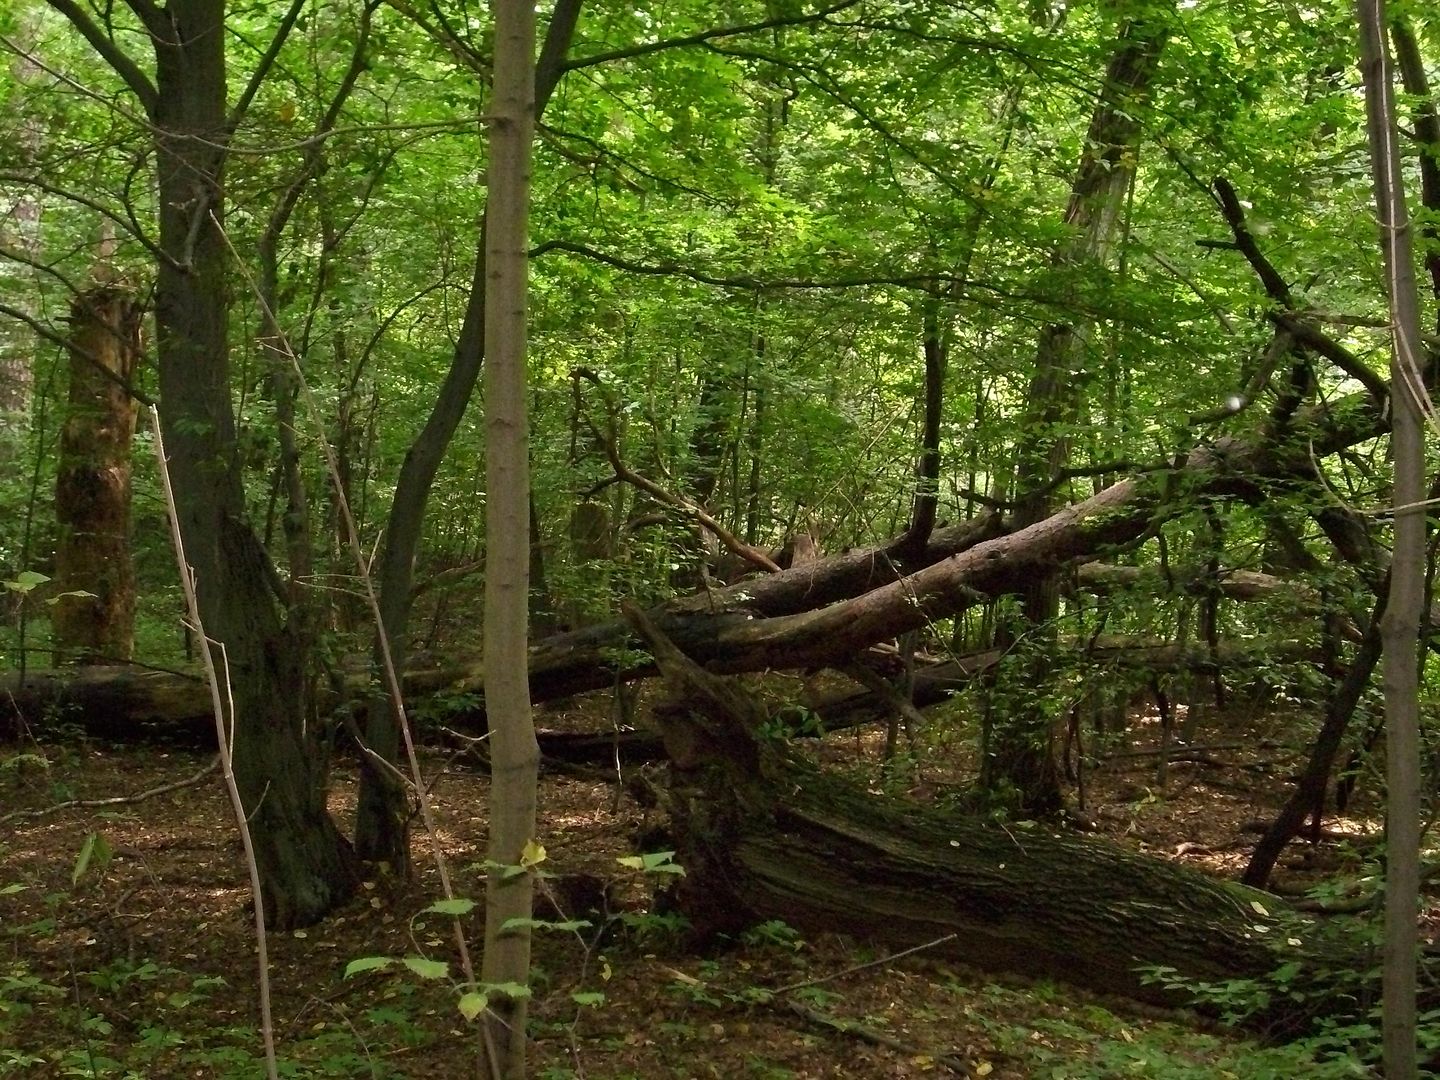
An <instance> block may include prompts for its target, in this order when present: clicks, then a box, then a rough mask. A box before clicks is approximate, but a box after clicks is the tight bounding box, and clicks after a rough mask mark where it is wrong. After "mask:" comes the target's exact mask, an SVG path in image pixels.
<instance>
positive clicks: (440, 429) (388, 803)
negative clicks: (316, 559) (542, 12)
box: [355, 0, 581, 873]
mask: <svg viewBox="0 0 1440 1080" xmlns="http://www.w3.org/2000/svg"><path fill="white" fill-rule="evenodd" d="M580 5H581V0H559V2H558V3H556V5H555V9H554V10H553V11H552V12H551V16H550V28H549V31H548V32H547V34H546V37H545V47H544V50H543V51H542V53H541V56H540V62H539V64H538V65H536V67H535V115H536V116H538V115H539V114H540V113H542V112H544V109H545V104H546V103H547V102H548V101H549V100H550V95H551V94H552V93H554V91H555V87H556V86H557V85H558V84H559V82H560V76H561V75H562V74H563V70H564V69H563V64H564V59H565V54H566V53H567V52H568V51H569V48H570V41H571V39H572V38H573V37H574V34H575V25H576V23H577V22H578V21H579V18H580ZM486 215H487V217H486V220H487V221H488V215H489V211H488V208H487V211H486ZM487 231H488V226H487V224H486V223H485V222H482V223H481V226H480V239H479V245H478V248H477V250H476V253H475V274H474V277H473V278H472V280H471V284H470V299H469V301H468V303H467V305H466V308H465V321H464V323H463V324H462V326H461V329H460V337H459V338H458V340H457V341H456V343H455V353H454V356H453V358H452V359H451V361H450V370H449V371H447V372H446V374H445V381H444V382H443V383H442V384H441V386H440V390H439V392H438V393H437V394H436V397H435V404H434V406H433V407H432V408H431V410H430V415H429V416H428V417H427V418H426V421H425V426H424V427H423V428H422V429H421V431H420V433H419V434H418V435H417V436H416V437H415V441H414V442H413V443H411V444H410V449H409V450H407V451H406V452H405V460H404V462H403V463H402V464H401V466H400V476H399V479H398V480H397V481H396V484H395V496H394V499H393V501H392V502H391V504H390V514H389V517H388V518H387V519H386V528H385V547H384V550H383V551H382V552H381V556H380V569H379V575H378V576H379V592H380V622H381V628H380V630H379V632H380V633H383V634H385V635H386V636H387V637H388V638H389V644H390V656H391V659H392V661H393V662H394V664H395V665H396V666H397V667H398V668H399V669H401V670H403V669H404V667H405V662H406V657H407V655H408V653H409V627H410V609H411V594H412V591H413V589H414V584H415V559H416V557H417V556H418V555H419V553H420V538H421V533H422V529H423V528H424V525H425V508H426V505H427V504H428V503H429V501H430V487H431V485H432V484H433V483H434V482H435V474H436V473H437V472H438V471H439V469H440V463H441V461H442V460H444V457H445V451H446V450H447V449H448V448H449V446H450V440H451V439H452V438H454V435H455V431H456V429H457V428H458V427H459V426H460V420H461V418H462V417H463V416H464V415H465V409H466V408H467V406H468V405H469V404H470V398H471V395H472V394H473V393H474V390H475V383H476V380H477V379H478V378H479V376H480V368H481V364H482V362H483V360H484V356H485V341H486V328H485V320H486V276H487V265H488V264H487V261H486V260H487V250H488V245H489V241H488V239H487ZM380 653H381V649H380V643H379V641H378V640H377V641H376V644H375V654H376V662H377V663H378V662H379V656H380ZM365 741H366V744H367V745H368V746H369V748H370V750H371V751H373V752H374V753H375V754H378V755H379V756H380V757H382V758H384V759H385V760H386V761H389V762H394V761H395V760H396V758H397V756H398V755H399V752H400V729H399V725H398V722H397V719H396V717H395V716H393V715H392V713H391V706H390V703H389V699H388V698H386V697H385V696H384V695H380V696H378V697H377V698H375V700H373V701H372V702H371V708H370V711H369V719H368V720H367V722H366V725H365ZM409 817H410V814H409V806H408V805H407V801H406V794H405V789H404V787H403V786H402V785H401V784H400V783H399V782H398V781H397V780H396V778H395V776H394V775H393V773H391V772H390V771H389V770H384V769H380V768H377V767H376V766H374V765H372V764H370V762H369V760H368V758H366V759H362V761H361V770H360V793H359V803H358V806H357V809H356V820H355V846H356V850H357V851H358V853H359V855H360V858H361V859H363V860H365V861H367V862H386V863H389V864H390V865H391V866H392V867H393V868H395V869H396V871H397V872H401V873H403V872H405V870H406V868H407V867H408V866H409V862H410V836H409V826H408V822H409Z"/></svg>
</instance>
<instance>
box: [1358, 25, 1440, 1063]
mask: <svg viewBox="0 0 1440 1080" xmlns="http://www.w3.org/2000/svg"><path fill="white" fill-rule="evenodd" d="M1357 8H1358V10H1359V16H1360V64H1361V73H1362V75H1363V76H1364V79H1365V113H1366V129H1367V133H1368V135H1369V141H1370V163H1371V173H1372V176H1373V178H1374V182H1375V206H1376V209H1377V211H1378V212H1379V218H1380V244H1381V248H1382V249H1383V251H1384V254H1385V270H1386V280H1387V285H1388V291H1389V294H1390V319H1391V337H1392V351H1391V354H1390V394H1391V401H1392V402H1393V405H1392V410H1393V413H1394V417H1393V419H1392V421H1391V435H1390V445H1391V453H1392V456H1393V458H1394V461H1395V490H1394V505H1395V541H1394V554H1393V556H1392V557H1391V561H1390V595H1389V599H1388V601H1387V605H1386V609H1385V616H1384V619H1383V620H1382V621H1381V637H1382V641H1383V645H1384V684H1385V779H1386V791H1387V800H1386V815H1385V949H1384V994H1383V1003H1382V1004H1383V1009H1382V1015H1383V1041H1384V1061H1385V1076H1386V1077H1387V1078H1388V1080H1412V1078H1414V1077H1416V1076H1418V1075H1419V1071H1418V1065H1417V1062H1416V1047H1415V1035H1416V1015H1415V1014H1416V1009H1415V986H1416V949H1417V947H1418V944H1419V928H1418V925H1417V924H1418V910H1417V908H1418V903H1419V895H1420V715H1419V712H1420V708H1419V656H1418V653H1417V648H1416V646H1417V641H1418V635H1419V628H1420V611H1421V607H1422V605H1423V603H1424V597H1425V506H1424V499H1425V428H1424V421H1423V420H1422V415H1423V412H1422V405H1421V397H1420V396H1421V395H1424V393H1425V391H1424V383H1423V382H1422V379H1423V373H1422V372H1423V369H1422V366H1421V363H1420V356H1421V351H1422V350H1421V345H1420V305H1419V299H1418V297H1417V295H1416V289H1415V263H1414V256H1413V253H1412V250H1411V241H1410V221H1409V215H1408V212H1407V210H1406V207H1405V185H1404V179H1403V176H1402V172H1401V162H1400V152H1399V147H1398V143H1399V138H1400V133H1399V130H1398V128H1397V127H1396V123H1395V103H1394V99H1393V87H1392V85H1391V80H1390V70H1389V69H1390V58H1389V55H1388V50H1387V48H1386V45H1385V27H1386V19H1385V3H1384V0H1359V2H1358V4H1357Z"/></svg>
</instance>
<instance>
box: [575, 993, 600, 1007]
mask: <svg viewBox="0 0 1440 1080" xmlns="http://www.w3.org/2000/svg"><path fill="white" fill-rule="evenodd" d="M570 1000H571V1001H573V1002H575V1004H576V1005H587V1006H590V1007H591V1008H594V1007H595V1006H597V1005H603V1004H605V994H604V993H603V992H602V991H599V990H576V991H575V992H574V993H573V994H571V995H570Z"/></svg>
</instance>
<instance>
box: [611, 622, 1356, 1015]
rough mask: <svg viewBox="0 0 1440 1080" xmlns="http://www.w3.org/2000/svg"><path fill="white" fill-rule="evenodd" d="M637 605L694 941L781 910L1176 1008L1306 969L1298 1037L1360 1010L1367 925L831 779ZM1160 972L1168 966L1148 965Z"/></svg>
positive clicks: (1105, 847)
mask: <svg viewBox="0 0 1440 1080" xmlns="http://www.w3.org/2000/svg"><path fill="white" fill-rule="evenodd" d="M628 614H629V617H630V618H631V620H632V621H633V623H634V625H635V626H636V628H637V630H638V632H639V633H641V634H642V635H643V636H644V637H645V638H646V639H647V641H648V643H649V645H650V648H651V650H652V652H653V653H654V654H655V656H656V657H657V660H658V662H659V664H660V666H661V668H662V669H663V671H664V674H665V677H666V680H667V685H668V687H669V690H670V694H671V698H670V700H669V702H668V703H666V704H664V705H663V706H662V707H661V708H659V709H658V710H657V717H656V718H657V722H658V724H659V726H660V729H661V732H662V734H663V736H664V739H665V744H666V748H667V750H668V752H669V757H670V762H671V784H670V788H669V793H668V809H669V812H670V816H671V824H672V829H673V836H672V841H673V843H674V844H675V847H676V852H677V854H676V856H675V859H676V862H678V863H680V864H681V865H682V866H684V867H685V870H686V875H685V877H684V878H682V879H681V880H680V881H679V883H678V884H677V891H676V901H677V903H678V904H679V905H680V907H681V909H682V910H683V911H684V913H685V914H686V915H687V916H688V917H689V918H690V920H691V922H692V925H694V926H695V928H696V929H697V931H698V932H699V933H700V934H702V935H705V936H713V935H732V934H734V933H736V932H738V931H739V930H741V929H743V928H744V927H745V926H747V925H749V924H751V923H754V922H756V921H760V920H765V919H777V918H778V919H783V920H784V921H785V922H787V923H789V924H791V925H793V926H795V927H797V928H799V929H802V930H806V931H840V932H846V933H850V934H852V935H855V936H858V937H862V938H864V939H866V940H869V941H873V942H879V943H884V944H887V945H891V946H895V947H909V946H915V945H921V944H928V945H929V947H930V948H931V949H932V950H933V951H934V952H935V953H937V954H940V955H944V956H949V957H954V958H956V959H958V960H962V961H964V962H965V963H967V964H971V965H974V966H977V967H981V968H986V969H990V970H997V971H1004V972H1015V973H1020V974H1025V975H1031V976H1043V977H1048V978H1054V979H1059V980H1062V981H1065V982H1068V983H1071V984H1075V985H1079V986H1084V987H1087V988H1091V989H1095V990H1100V991H1104V992H1110V993H1118V994H1122V995H1125V996H1128V997H1131V998H1134V999H1137V1000H1142V1001H1149V1002H1156V1003H1160V1004H1166V1005H1175V1004H1184V1003H1188V1002H1189V998H1190V993H1189V991H1188V990H1187V989H1186V988H1185V986H1193V985H1195V984H1196V983H1198V982H1207V983H1212V984H1213V983H1223V982H1228V981H1230V980H1257V983H1256V985H1257V987H1258V986H1260V985H1263V980H1265V979H1266V977H1267V976H1269V975H1270V974H1271V973H1273V972H1275V971H1276V970H1277V969H1279V968H1281V966H1282V965H1285V964H1291V963H1293V964H1296V965H1298V970H1297V971H1295V972H1292V973H1291V974H1290V976H1289V979H1290V981H1289V983H1288V984H1287V988H1288V989H1294V990H1296V991H1299V993H1298V994H1297V996H1296V997H1290V996H1287V995H1286V994H1283V993H1276V994H1275V995H1274V996H1273V997H1272V999H1271V1000H1270V1001H1269V1002H1268V1004H1267V1005H1266V1006H1265V1007H1264V1008H1262V1009H1260V1010H1258V1011H1257V1012H1256V1013H1255V1015H1254V1016H1253V1017H1252V1018H1251V1019H1252V1021H1253V1022H1254V1023H1255V1024H1256V1025H1257V1026H1261V1027H1266V1028H1269V1029H1270V1030H1272V1031H1277V1030H1278V1031H1285V1032H1292V1031H1298V1030H1301V1029H1302V1028H1303V1027H1304V1026H1305V1025H1307V1024H1308V1023H1309V1022H1310V1021H1311V1020H1312V1019H1314V1018H1315V1017H1316V1016H1317V1015H1320V1016H1330V1017H1351V1016H1354V1015H1356V1014H1357V1012H1363V1009H1364V1008H1365V1006H1364V1005H1363V1003H1361V1002H1362V1001H1363V997H1364V994H1365V992H1366V987H1365V986H1364V985H1362V983H1363V980H1364V979H1365V978H1367V976H1364V975H1363V974H1361V973H1363V972H1364V971H1366V970H1368V968H1369V964H1368V962H1367V954H1366V952H1365V949H1364V945H1363V942H1362V938H1361V937H1360V935H1354V936H1353V937H1352V936H1349V935H1347V934H1345V933H1337V932H1336V931H1335V930H1334V929H1333V925H1334V924H1331V928H1328V929H1326V930H1322V929H1321V928H1320V927H1319V926H1318V925H1317V924H1315V923H1313V922H1311V921H1308V920H1307V919H1305V918H1304V917H1302V916H1300V915H1299V914H1297V913H1295V912H1293V911H1291V910H1289V909H1287V908H1286V907H1285V905H1284V904H1283V902H1281V901H1279V900H1277V899H1276V898H1274V897H1272V896H1270V895H1268V894H1265V893H1261V892H1258V891H1254V890H1251V889H1248V888H1246V887H1244V886H1241V885H1238V884H1233V883H1230V882H1224V881H1219V880H1216V879H1214V878H1211V877H1209V876H1207V875H1205V874H1201V873H1199V872H1197V871H1193V870H1190V869H1188V868H1185V867H1183V866H1179V865H1175V864H1171V863H1167V862H1165V861H1163V860H1159V859H1153V858H1148V857H1145V856H1143V855H1138V854H1134V853H1131V852H1129V851H1126V850H1124V849H1122V848H1120V847H1118V846H1116V845H1113V844H1110V843H1107V842H1105V841H1102V840H1100V839H1096V838H1093V837H1086V836H1081V835H1075V834H1070V833H1065V832H1061V831H1057V830H1055V829H1053V828H1050V827H1043V826H1037V827H1030V828H1027V827H1025V826H1023V825H1021V824H1018V823H1016V824H1010V825H1005V824H997V823H995V822H994V821H992V820H988V819H983V818H980V817H974V816H966V815H961V814H955V813H942V812H938V811H935V810H932V809H929V808H926V807H923V806H918V805H916V804H913V803H906V802H901V801H898V800H889V799H884V798H881V797H877V796H874V795H872V794H870V793H868V792H864V791H862V790H860V789H858V788H857V787H855V786H854V785H851V784H848V783H846V782H844V781H842V780H838V779H836V778H834V777H830V776H826V775H824V774H822V773H820V772H819V771H818V770H816V769H814V768H812V767H810V766H808V765H806V764H805V763H803V762H802V761H801V760H799V759H798V758H797V757H795V756H794V755H793V753H792V752H791V751H789V750H788V749H786V748H785V747H783V746H781V745H779V744H776V743H775V742H774V741H773V740H762V739H761V738H759V737H758V735H757V732H759V731H761V730H763V725H764V721H765V719H766V718H765V715H764V710H763V709H761V708H760V707H759V706H758V705H757V704H756V703H755V702H754V701H753V699H751V698H749V697H747V696H744V695H742V694H740V693H739V692H737V691H736V689H735V688H734V687H733V686H732V685H730V684H729V683H727V682H726V681H725V680H724V679H722V678H720V677H718V676H716V675H713V674H711V673H710V672H707V671H705V670H703V669H701V668H700V667H699V666H698V665H696V664H695V663H694V662H693V661H692V660H690V659H689V658H688V657H686V656H685V655H684V653H683V652H681V651H680V650H679V649H677V648H676V647H675V646H674V645H673V643H671V642H669V641H668V639H666V638H665V637H664V635H663V633H661V632H660V631H659V630H658V628H657V627H656V625H655V624H654V623H652V622H651V621H650V620H648V619H647V618H646V616H645V615H643V614H642V613H639V612H637V611H631V612H629V613H628ZM1156 971H1163V972H1165V973H1166V977H1165V978H1162V979H1158V980H1156V979H1152V978H1148V977H1147V972H1156ZM1347 979H1348V980H1350V981H1349V982H1348V983H1347V981H1346V980H1347ZM1180 984H1185V985H1184V986H1182V985H1180ZM1236 992H1238V990H1237V991H1236ZM1357 995H1358V997H1357Z"/></svg>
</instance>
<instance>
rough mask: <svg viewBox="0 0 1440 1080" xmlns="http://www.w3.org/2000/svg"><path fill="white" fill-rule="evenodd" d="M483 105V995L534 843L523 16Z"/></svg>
mask: <svg viewBox="0 0 1440 1080" xmlns="http://www.w3.org/2000/svg"><path fill="white" fill-rule="evenodd" d="M494 11H495V80H494V88H493V91H492V93H491V97H490V158H489V178H490V179H489V189H488V195H487V199H486V214H487V217H488V220H489V223H490V229H489V235H488V243H487V245H486V250H485V264H486V266H487V268H488V275H487V276H488V281H487V283H486V293H485V328H486V332H485V351H486V353H487V354H488V355H489V358H490V362H489V364H487V365H486V367H485V478H486V499H485V710H486V715H487V718H488V720H489V723H490V761H491V774H490V776H491V779H490V846H489V853H488V860H487V861H488V863H489V865H490V867H491V870H490V874H489V880H488V883H487V885H486V890H485V960H484V965H483V967H482V977H483V979H484V981H485V982H486V983H487V984H492V985H493V984H500V983H509V984H519V985H522V986H523V985H526V984H528V982H529V980H530V929H529V927H528V926H527V925H520V926H516V925H513V924H514V923H515V922H516V921H517V920H520V921H522V922H523V920H525V919H527V918H529V916H530V908H531V902H532V895H533V891H534V881H533V879H532V877H531V875H530V874H529V873H528V872H527V873H518V874H517V873H513V872H511V871H510V870H509V869H508V868H510V867H517V866H520V865H521V864H522V863H524V862H526V861H527V853H528V852H529V851H530V849H531V848H532V847H533V845H534V842H535V795H536V783H537V780H538V770H539V765H540V749H539V747H538V746H537V745H536V742H535V725H534V722H533V720H532V719H531V715H530V682H529V677H528V674H527V670H526V638H527V625H526V624H527V619H528V614H529V603H528V597H529V591H530V582H529V577H530V572H529V568H530V521H529V518H530V505H529V500H530V464H529V429H528V424H527V421H526V408H525V384H526V378H525V344H526V311H525V308H526V276H527V272H528V259H527V256H526V251H527V249H528V246H529V245H528V241H527V236H528V233H529V209H530V160H531V138H532V131H533V130H534V121H535V112H534V109H535V98H534V94H535V74H534V72H535V61H534V55H535V8H534V5H533V4H532V3H531V2H530V0H497V2H496V4H495V7H494ZM525 1017H526V999H525V998H524V997H521V996H510V995H506V996H502V997H497V998H496V999H495V1000H493V1001H492V1002H491V1004H490V1011H489V1013H488V1014H487V1017H486V1021H487V1033H488V1036H489V1041H490V1045H491V1046H492V1047H493V1049H494V1054H493V1055H492V1057H491V1061H490V1066H491V1075H492V1080H524V1077H525Z"/></svg>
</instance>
